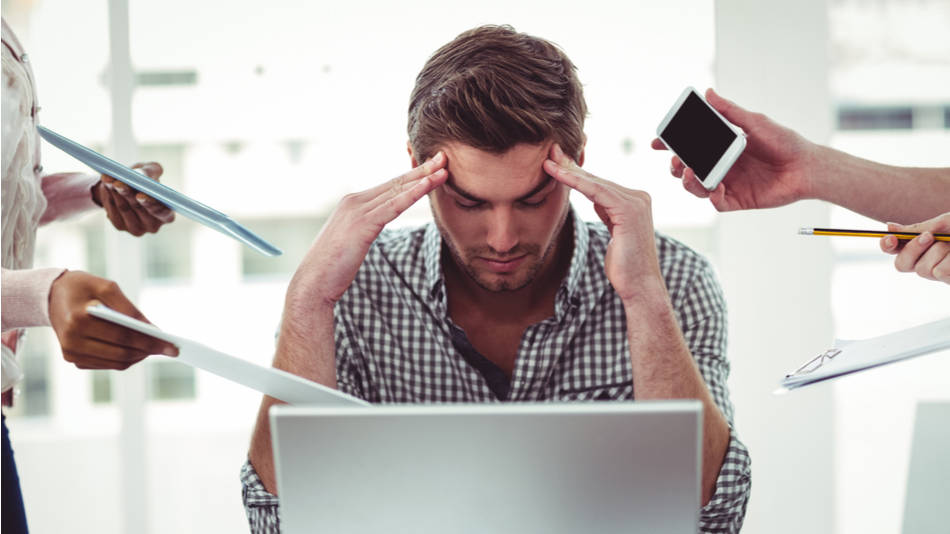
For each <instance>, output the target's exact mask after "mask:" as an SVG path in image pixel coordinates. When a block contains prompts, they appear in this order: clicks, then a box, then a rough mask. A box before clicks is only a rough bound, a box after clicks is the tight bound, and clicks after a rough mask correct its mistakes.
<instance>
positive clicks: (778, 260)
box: [715, 0, 835, 533]
mask: <svg viewBox="0 0 950 534" xmlns="http://www.w3.org/2000/svg"><path fill="white" fill-rule="evenodd" d="M827 47H828V24H827V6H826V2H825V0H799V1H796V2H778V1H774V2H763V1H760V0H719V1H718V2H717V3H716V68H715V75H716V84H717V87H718V88H719V89H720V91H721V93H722V94H723V95H724V96H726V97H728V98H730V99H732V100H734V101H736V102H738V103H740V104H742V105H743V106H745V107H747V108H749V109H752V110H756V111H761V112H763V113H766V114H767V115H769V116H771V117H772V118H773V119H775V120H777V121H779V122H781V123H783V124H785V125H787V126H789V127H791V128H794V129H796V130H798V131H799V132H801V133H802V134H804V135H805V136H806V137H808V138H810V139H812V140H814V141H817V142H823V141H826V140H827V139H828V137H829V134H830V132H831V101H830V98H829V89H828V57H827ZM827 217H828V208H827V207H826V206H822V205H816V204H814V203H799V204H796V205H793V206H789V207H785V208H781V209H776V210H766V211H756V212H743V213H729V214H724V215H722V216H720V218H719V246H720V257H721V262H722V267H723V270H722V273H721V276H722V279H723V286H724V290H725V293H726V300H727V302H728V303H729V312H730V313H729V316H730V357H731V359H732V363H733V375H732V380H731V382H730V384H731V386H732V392H733V401H734V402H735V404H736V420H737V426H738V431H739V434H740V436H741V437H742V438H743V439H744V440H745V443H746V444H747V445H748V447H749V452H750V454H751V456H752V498H751V500H750V503H749V510H748V515H747V517H746V523H745V528H744V530H745V531H746V532H769V533H783V532H787V533H800V532H809V533H828V532H831V531H832V528H833V517H834V506H835V495H834V485H833V481H834V479H833V473H834V470H833V464H832V451H833V416H832V414H833V413H834V410H833V406H832V401H833V397H832V394H831V391H830V390H829V389H827V388H813V389H806V390H801V391H796V392H793V393H791V394H789V395H786V396H773V395H772V391H773V390H774V389H775V388H776V387H777V386H778V381H779V380H780V379H781V377H782V376H784V373H786V372H787V371H788V370H789V369H794V368H795V367H797V366H798V365H800V364H801V362H802V361H804V360H805V359H807V358H808V357H810V356H812V355H815V354H817V353H818V352H820V351H821V350H824V349H825V348H827V347H826V345H827V344H829V343H830V342H831V341H832V324H831V309H830V306H829V287H830V275H831V249H830V245H829V244H828V242H827V241H822V240H817V239H812V240H808V239H802V238H801V237H800V236H798V235H796V232H797V229H798V228H799V227H800V226H822V223H824V222H825V221H826V220H827Z"/></svg>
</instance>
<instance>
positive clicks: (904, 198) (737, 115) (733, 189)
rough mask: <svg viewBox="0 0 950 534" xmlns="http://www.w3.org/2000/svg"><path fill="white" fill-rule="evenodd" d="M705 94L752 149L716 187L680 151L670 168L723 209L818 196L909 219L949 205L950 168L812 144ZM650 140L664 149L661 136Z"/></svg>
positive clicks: (886, 217) (883, 216) (875, 214)
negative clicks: (901, 163)
mask: <svg viewBox="0 0 950 534" xmlns="http://www.w3.org/2000/svg"><path fill="white" fill-rule="evenodd" d="M706 100H707V101H708V102H709V104H710V105H711V106H712V107H714V108H715V109H716V110H717V111H719V112H720V113H721V114H722V115H723V116H724V117H725V118H726V119H728V120H729V121H730V122H732V123H733V124H735V125H737V126H739V127H741V128H742V129H743V130H745V132H746V135H747V145H746V149H745V151H744V152H743V153H742V155H741V156H740V157H739V159H738V160H737V161H736V163H735V164H734V165H733V167H732V169H730V171H729V173H728V174H726V177H725V179H723V181H722V183H720V184H719V186H717V187H716V189H714V190H713V191H707V190H706V189H705V188H704V187H703V186H702V184H700V182H699V180H698V179H697V178H696V175H695V174H694V173H693V171H692V169H689V168H688V167H685V166H684V165H683V162H682V161H681V160H680V159H679V158H678V157H676V156H673V158H672V162H671V166H670V172H671V173H672V174H673V176H676V177H678V178H681V179H682V180H683V187H684V188H685V189H686V190H687V191H689V192H690V193H692V194H694V195H696V196H698V197H702V198H709V199H710V201H711V202H712V204H713V206H714V207H715V208H716V209H717V210H719V211H733V210H747V209H763V208H773V207H777V206H784V205H786V204H790V203H792V202H795V201H797V200H802V199H810V198H813V199H820V200H825V201H828V202H832V203H834V204H837V205H839V206H843V207H845V208H848V209H850V210H852V211H855V212H857V213H860V214H862V215H865V216H868V217H871V218H874V219H877V220H879V221H881V222H888V221H893V222H899V223H904V224H909V223H914V222H918V221H921V220H924V219H929V218H931V217H935V216H937V215H939V214H941V213H944V212H946V211H947V210H948V209H950V168H919V167H896V166H892V165H884V164H881V163H876V162H873V161H870V160H866V159H862V158H859V157H856V156H852V155H850V154H847V153H845V152H841V151H840V150H835V149H833V148H829V147H827V146H823V145H818V144H816V143H812V142H811V141H809V140H807V139H805V138H804V137H802V136H801V135H799V134H798V133H796V132H795V131H793V130H791V129H789V128H786V127H784V126H782V125H780V124H778V123H776V122H774V121H772V120H771V119H769V118H768V117H766V116H765V115H763V114H761V113H754V112H750V111H748V110H746V109H744V108H742V107H741V106H739V105H737V104H735V103H734V102H731V101H729V100H726V99H725V98H722V97H721V96H719V95H718V94H717V93H716V92H715V91H713V90H712V89H708V90H707V91H706ZM652 146H653V148H655V149H658V150H664V149H665V148H666V147H665V146H664V145H663V143H662V142H661V141H660V140H659V139H655V140H654V141H653V145H652Z"/></svg>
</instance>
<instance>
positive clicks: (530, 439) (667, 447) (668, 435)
mask: <svg viewBox="0 0 950 534" xmlns="http://www.w3.org/2000/svg"><path fill="white" fill-rule="evenodd" d="M701 411H702V407H701V405H700V403H699V402H698V401H664V402H596V403H595V402H592V403H571V404H566V403H539V404H532V403H524V404H521V403H519V404H465V405H456V404H448V405H421V406H420V405H387V406H370V407H357V406H354V407H314V406H310V407H307V406H283V405H282V406H275V407H274V408H273V409H272V411H271V431H272V435H273V439H274V451H275V453H274V455H275V467H276V469H277V486H278V493H279V496H280V515H281V527H282V531H283V532H287V533H291V534H293V533H303V532H317V531H322V532H352V533H371V532H372V533H374V534H375V533H379V532H413V533H423V534H424V533H439V534H443V533H446V532H451V533H467V532H472V533H484V532H492V533H500V534H505V533H512V534H513V533H518V534H525V533H538V534H541V533H544V534H551V533H565V534H566V533H577V532H624V531H630V528H631V527H632V526H635V529H636V530H637V531H640V532H655V533H667V532H668V533H683V534H686V533H691V534H695V532H696V530H697V524H698V518H699V508H700V506H699V498H700V497H699V480H700V440H701Z"/></svg>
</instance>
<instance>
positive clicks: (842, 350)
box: [782, 317, 950, 389]
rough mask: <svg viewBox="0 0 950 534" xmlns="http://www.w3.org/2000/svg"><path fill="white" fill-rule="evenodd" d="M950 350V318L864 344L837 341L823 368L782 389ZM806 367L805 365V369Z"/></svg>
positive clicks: (790, 378)
mask: <svg viewBox="0 0 950 534" xmlns="http://www.w3.org/2000/svg"><path fill="white" fill-rule="evenodd" d="M946 348H950V317H948V318H946V319H941V320H939V321H934V322H932V323H927V324H923V325H920V326H915V327H912V328H908V329H906V330H899V331H897V332H892V333H890V334H885V335H882V336H877V337H873V338H869V339H863V340H860V341H840V340H839V341H837V342H836V343H835V347H834V349H831V350H829V351H828V352H826V353H825V354H826V355H828V354H831V352H832V350H836V351H837V353H835V354H834V356H833V357H830V358H829V357H827V356H826V357H825V358H823V361H822V362H821V363H820V365H812V366H810V368H811V369H812V370H811V371H807V370H806V371H804V372H802V371H799V372H797V373H792V374H789V375H787V376H786V377H785V379H783V380H782V386H783V387H785V388H787V389H793V388H797V387H801V386H806V385H808V384H813V383H815V382H820V381H823V380H828V379H830V378H835V377H838V376H842V375H846V374H849V373H854V372H857V371H863V370H864V369H870V368H872V367H878V366H880V365H885V364H888V363H892V362H896V361H900V360H905V359H907V358H912V357H914V356H921V355H923V354H928V353H931V352H936V351H938V350H942V349H946ZM803 367H804V366H803Z"/></svg>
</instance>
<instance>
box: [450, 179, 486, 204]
mask: <svg viewBox="0 0 950 534" xmlns="http://www.w3.org/2000/svg"><path fill="white" fill-rule="evenodd" d="M445 185H446V186H447V187H448V188H449V189H451V190H452V191H455V193H456V194H458V195H459V196H460V197H463V198H464V199H466V200H471V201H472V202H485V199H483V198H478V197H477V196H475V195H473V194H471V193H469V192H468V191H466V190H464V189H462V188H461V187H459V186H458V185H457V184H456V183H455V179H454V178H453V176H452V173H449V177H448V179H446V180H445Z"/></svg>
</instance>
